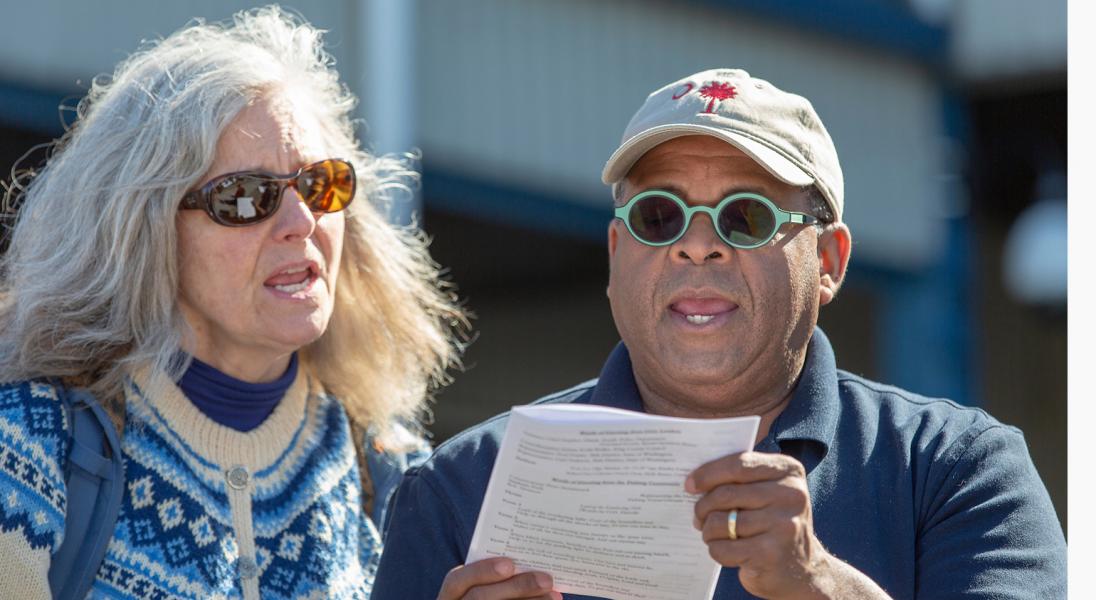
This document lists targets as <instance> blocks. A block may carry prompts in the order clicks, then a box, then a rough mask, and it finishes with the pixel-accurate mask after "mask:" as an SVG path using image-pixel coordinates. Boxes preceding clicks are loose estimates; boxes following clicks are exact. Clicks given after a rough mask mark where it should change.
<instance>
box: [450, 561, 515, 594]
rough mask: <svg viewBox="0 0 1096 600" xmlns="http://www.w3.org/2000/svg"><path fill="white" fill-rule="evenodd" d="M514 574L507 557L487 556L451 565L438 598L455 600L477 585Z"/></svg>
mask: <svg viewBox="0 0 1096 600" xmlns="http://www.w3.org/2000/svg"><path fill="white" fill-rule="evenodd" d="M513 574H514V563H513V561H511V560H510V559H508V558H488V559H485V560H481V561H478V562H474V563H471V564H467V565H460V566H458V567H453V569H451V570H450V571H449V574H448V575H446V576H445V581H444V582H442V585H441V591H439V592H438V600H451V599H452V600H455V599H456V598H461V597H463V596H464V595H465V594H467V593H468V590H470V589H472V588H473V587H475V586H477V585H487V584H491V583H496V582H499V581H504V580H506V579H508V578H509V577H510V576H512V575H513Z"/></svg>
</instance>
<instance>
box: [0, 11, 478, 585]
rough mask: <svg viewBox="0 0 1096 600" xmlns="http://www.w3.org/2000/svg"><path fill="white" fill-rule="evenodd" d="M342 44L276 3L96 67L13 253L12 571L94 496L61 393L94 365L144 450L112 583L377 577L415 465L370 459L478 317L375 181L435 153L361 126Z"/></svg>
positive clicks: (377, 456) (404, 438) (5, 530)
mask: <svg viewBox="0 0 1096 600" xmlns="http://www.w3.org/2000/svg"><path fill="white" fill-rule="evenodd" d="M332 64H333V61H332V60H331V58H330V56H329V55H328V54H327V53H326V52H325V51H324V50H323V49H322V46H321V39H320V33H319V32H318V31H317V30H315V29H313V28H312V27H311V26H309V25H308V24H305V23H302V22H300V21H299V20H297V19H294V18H292V17H289V16H287V15H286V14H285V13H283V12H282V11H280V10H279V9H277V8H266V9H260V10H255V11H250V12H246V13H240V14H238V15H236V17H235V18H234V21H233V22H232V23H229V24H226V25H205V24H201V23H198V24H195V25H192V26H189V27H187V28H185V29H183V30H181V31H179V32H177V33H175V34H174V35H172V36H170V37H169V38H167V39H165V40H163V41H161V42H159V43H157V44H155V45H153V46H151V47H148V48H145V49H143V50H142V51H140V52H138V53H136V54H134V55H133V56H131V57H130V58H129V59H127V60H126V61H125V62H123V63H122V64H121V65H120V66H119V67H118V68H117V70H116V71H115V73H114V76H113V78H112V79H111V80H109V81H96V82H95V84H94V85H93V86H92V89H91V91H90V93H89V95H88V97H87V98H86V99H85V100H84V101H83V102H82V103H81V105H80V109H79V111H78V120H77V121H76V123H75V125H74V126H73V128H72V129H71V130H70V131H69V132H68V133H67V134H66V136H65V137H64V138H62V140H60V141H59V143H58V145H57V147H56V148H55V151H54V152H53V154H52V156H51V157H50V159H49V161H48V163H47V164H46V166H45V167H44V169H42V171H41V172H40V173H38V174H37V175H36V176H35V177H34V178H33V179H32V180H31V182H30V184H29V186H27V187H26V189H25V192H24V196H23V200H24V201H23V202H22V208H21V210H20V214H19V215H18V219H17V221H16V225H15V228H14V231H13V234H12V238H11V245H10V248H9V250H8V251H7V253H6V254H5V256H4V257H3V262H2V264H0V381H4V382H8V383H6V384H3V385H2V386H0V448H4V449H5V452H7V453H8V456H9V458H12V460H10V461H7V460H6V461H0V500H2V502H0V557H2V558H0V590H3V594H7V595H11V596H12V597H20V598H32V597H43V596H47V595H48V594H49V589H48V588H49V584H48V579H47V572H48V571H49V566H50V562H51V555H52V553H53V552H55V551H57V548H58V546H59V545H60V544H61V542H62V539H61V538H62V537H63V536H62V532H63V531H64V522H65V516H66V505H67V504H69V503H72V502H75V501H76V500H78V499H73V498H68V497H67V496H66V489H65V478H64V471H65V469H66V460H67V459H68V453H69V452H70V447H71V439H70V438H69V435H70V434H69V430H68V424H67V422H66V417H65V415H64V414H63V413H62V407H61V405H60V403H59V402H58V398H60V397H62V396H63V395H64V394H66V393H69V392H71V391H72V390H73V389H74V388H76V387H83V388H86V389H88V390H90V391H91V392H92V393H93V395H94V396H95V397H96V398H97V399H98V401H99V403H101V404H102V405H104V406H106V407H107V408H108V409H109V411H110V412H111V414H112V416H113V417H114V420H115V421H116V422H117V425H118V427H119V430H120V432H121V455H122V458H123V463H124V470H125V475H124V480H125V486H124V493H123V500H122V505H121V508H120V510H119V512H118V516H117V521H116V524H115V526H114V529H113V537H112V539H111V541H110V545H109V547H108V548H107V551H106V555H105V557H104V558H103V560H102V563H101V565H100V566H99V567H98V570H97V571H96V576H95V579H94V582H93V584H92V586H93V587H92V593H91V596H93V597H100V596H104V597H195V598H213V597H238V596H242V597H245V598H259V597H262V598H281V597H294V598H296V597H305V596H307V597H325V598H328V597H330V598H343V597H358V598H361V597H366V596H368V594H369V590H370V587H371V583H372V572H373V570H374V569H375V566H376V562H377V558H378V553H379V552H380V548H381V541H380V536H379V534H378V532H377V526H379V525H380V523H379V521H380V519H381V518H382V516H381V515H383V511H384V509H385V506H386V504H387V501H388V499H389V497H390V494H391V492H392V488H393V482H392V478H391V477H389V478H387V479H386V480H385V481H379V480H378V481H373V480H371V479H370V472H369V469H366V468H363V466H364V465H365V464H370V463H373V464H389V465H391V464H396V465H400V466H402V467H404V468H405V467H406V462H407V455H408V453H415V452H421V451H422V449H423V447H424V443H423V442H422V439H421V438H420V437H418V435H417V434H418V432H419V431H420V428H419V427H418V418H419V417H420V415H421V413H422V410H423V402H424V398H425V397H426V395H427V392H428V390H429V389H430V387H431V385H433V384H438V383H440V382H441V380H442V379H443V378H444V374H445V369H446V368H447V366H449V365H452V364H454V362H455V361H456V360H457V358H458V356H457V355H458V351H459V345H458V343H457V342H456V340H455V338H454V334H455V333H458V332H459V330H461V329H463V326H464V324H465V320H464V316H463V314H462V313H461V311H460V310H459V309H458V308H457V307H456V306H455V304H454V301H453V298H452V296H451V295H450V294H449V293H447V292H446V291H445V290H444V286H443V284H442V282H441V281H440V280H439V277H438V271H437V267H436V265H435V264H434V263H432V262H431V261H430V259H429V257H428V255H427V252H426V249H425V245H424V243H423V242H422V240H421V238H419V237H417V236H415V235H412V234H410V233H406V232H402V231H399V230H396V229H394V228H392V227H391V226H389V225H388V224H386V222H385V221H384V219H383V218H382V216H381V214H380V212H379V211H378V209H377V207H376V206H374V205H373V203H374V202H383V201H385V199H386V198H387V195H388V194H389V193H391V192H394V191H399V190H403V191H406V190H407V187H406V185H407V183H410V182H411V180H412V179H413V177H414V174H413V173H412V172H410V171H409V170H407V169H406V168H405V166H404V165H403V164H402V163H401V162H400V161H397V160H394V159H387V158H378V157H374V156H370V155H369V154H367V153H365V152H364V151H362V150H361V149H360V148H359V147H358V145H357V142H356V141H355V139H354V135H353V130H352V126H351V121H350V110H351V108H352V106H353V104H354V99H353V97H352V96H351V95H350V94H349V93H348V92H347V91H346V89H345V88H344V87H343V86H341V85H340V84H339V82H338V77H337V74H336V73H335V71H334V70H333V68H332ZM367 429H368V432H367V433H366V430H367ZM366 437H368V439H369V442H368V444H366V443H364V440H365V438H366ZM366 446H367V447H366ZM363 457H364V460H363ZM397 474H398V473H397ZM396 479H398V477H396ZM374 496H375V498H374ZM363 499H364V501H365V502H366V503H367V506H364V507H363Z"/></svg>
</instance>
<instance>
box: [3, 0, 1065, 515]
mask: <svg viewBox="0 0 1096 600" xmlns="http://www.w3.org/2000/svg"><path fill="white" fill-rule="evenodd" d="M254 5H256V4H255V3H253V2H244V1H240V0H177V1H175V2H170V3H168V2H139V1H137V0H99V1H97V2H83V3H75V2H69V1H66V0H36V2H33V3H32V2H26V1H21V0H0V11H2V14H3V15H4V19H5V21H6V22H7V23H8V25H7V27H5V35H4V36H0V168H3V169H4V171H3V172H4V174H5V176H6V175H7V174H8V173H9V172H10V168H11V166H12V165H14V164H16V162H17V160H18V159H19V158H20V157H21V156H23V155H24V153H25V152H26V151H27V150H29V149H30V148H31V147H32V146H34V145H35V144H40V143H42V142H47V141H49V140H50V139H53V138H55V137H57V136H58V135H60V133H61V132H62V124H63V123H64V122H69V121H71V115H72V112H71V110H70V109H71V107H72V106H74V105H75V103H76V101H77V100H78V99H79V98H80V96H82V94H83V93H85V92H86V90H87V89H88V85H89V82H90V80H91V78H92V77H94V76H96V75H99V74H104V73H109V72H110V70H111V69H112V68H113V65H114V64H115V63H117V62H118V61H120V60H121V59H123V58H124V57H125V56H126V55H127V54H128V53H129V52H131V51H132V50H134V49H135V48H136V47H137V46H138V44H139V43H140V41H141V40H144V39H155V38H157V37H161V36H164V35H167V34H169V33H171V32H172V31H174V30H175V29H177V28H179V27H180V26H182V25H183V24H185V23H186V22H187V21H188V20H189V19H190V18H192V17H203V18H206V19H208V20H219V19H223V18H226V17H228V16H230V15H231V13H232V12H234V11H236V10H239V9H242V8H247V7H250V6H254ZM286 6H287V7H292V8H295V9H296V10H298V11H299V12H300V13H301V14H302V15H304V16H305V17H306V18H307V19H309V20H310V21H312V22H313V23H315V24H316V25H318V26H319V27H322V28H325V29H328V30H329V31H330V33H329V34H328V38H327V40H328V43H329V44H330V46H331V50H332V52H333V53H334V55H335V56H336V57H337V59H338V68H339V70H340V72H341V74H342V76H343V78H344V80H345V81H346V83H347V84H348V85H349V86H350V87H351V88H352V89H354V90H355V91H357V92H358V94H359V96H360V97H361V98H362V101H363V102H362V107H361V115H362V116H363V117H364V118H365V119H366V120H367V121H368V123H369V128H368V130H366V131H363V135H364V137H365V138H366V139H367V140H368V141H369V142H370V143H371V144H372V145H373V146H374V147H375V148H377V149H379V150H381V151H386V152H387V151H407V150H409V149H411V148H412V147H416V148H420V149H421V150H422V155H423V159H422V164H421V166H422V171H423V186H422V191H421V197H420V198H418V199H417V200H416V202H417V203H418V204H415V203H409V204H408V205H407V206H397V207H394V209H393V212H392V215H391V216H392V218H393V219H395V220H399V221H403V222H408V221H409V220H411V219H414V221H415V222H416V223H418V224H420V225H421V226H423V227H424V229H425V231H426V232H427V233H428V234H430V235H431V236H433V237H434V240H435V241H434V244H433V251H434V256H435V258H436V259H437V260H438V261H439V262H441V263H442V264H443V265H446V266H447V267H449V268H450V270H451V274H452V277H453V279H454V280H455V281H456V282H457V283H458V284H459V287H460V292H461V295H462V296H463V297H464V298H465V299H466V301H467V305H468V307H469V308H470V309H471V310H473V311H474V312H475V313H476V314H477V315H478V319H477V320H476V329H477V331H478V336H477V339H476V341H475V343H474V344H473V345H472V346H471V347H470V349H469V351H468V354H467V357H466V362H467V366H468V369H467V371H466V372H465V373H462V374H457V376H456V382H455V383H454V384H453V385H452V386H450V387H449V388H447V389H446V390H445V391H443V392H442V393H441V394H440V395H439V396H438V402H437V405H436V410H435V416H436V420H435V422H434V424H433V425H432V426H431V429H432V430H433V432H434V434H435V438H436V440H438V441H441V440H443V439H445V438H447V437H448V436H450V435H452V434H453V433H455V432H457V431H459V430H460V429H463V428H464V427H467V426H469V425H471V424H473V423H475V422H477V421H479V420H481V419H483V418H485V417H487V416H490V415H492V414H495V413H497V412H499V411H502V410H505V409H506V408H508V407H509V406H511V405H513V404H522V403H526V402H529V401H531V400H533V399H535V398H537V397H538V396H540V395H542V394H545V393H547V392H550V391H553V390H557V389H560V388H563V387H567V386H570V385H572V384H574V383H577V382H579V381H582V380H585V379H588V378H591V377H595V376H596V375H597V373H598V371H599V369H600V367H601V364H602V362H603V360H604V359H605V357H606V355H607V354H608V352H609V351H610V349H611V348H612V347H613V345H614V344H615V343H616V342H617V341H618V339H619V338H618V336H617V334H616V331H615V328H614V327H613V323H612V319H611V316H610V314H609V309H608V303H607V301H606V299H605V293H604V290H605V283H606V278H607V256H606V251H605V235H606V233H605V232H606V225H607V223H608V222H609V219H610V216H611V213H610V197H609V192H608V190H607V189H606V188H604V187H603V186H602V185H601V183H600V181H599V173H600V170H601V168H602V166H603V164H604V161H605V159H606V158H608V156H609V154H610V153H611V152H612V150H613V149H614V148H615V147H616V144H617V143H618V142H619V136H620V134H621V132H622V131H623V128H624V125H625V124H626V123H627V121H628V119H629V118H630V117H631V115H632V113H633V112H634V111H635V110H636V109H637V108H638V107H639V105H640V103H641V102H642V100H643V99H644V97H645V96H646V94H647V93H649V92H650V91H652V90H654V89H655V88H657V87H660V86H662V85H664V84H666V83H669V82H671V81H673V80H675V79H678V78H680V77H682V76H684V75H686V74H689V73H692V72H695V71H699V70H701V69H706V68H712V67H740V68H744V69H746V70H748V71H750V72H751V73H752V74H754V75H756V76H760V77H762V78H765V79H768V80H769V81H771V82H773V83H775V84H776V85H778V86H779V87H781V88H783V89H786V90H789V91H794V92H797V93H799V94H802V95H804V96H806V97H808V98H809V99H810V100H811V101H812V102H813V103H814V105H815V108H816V109H817V111H818V112H819V114H820V115H821V116H822V118H823V121H824V122H825V123H826V125H827V127H828V129H829V131H830V133H831V135H832V136H833V138H834V142H835V143H836V145H837V149H838V152H839V154H840V156H841V161H842V165H843V168H844V172H845V178H846V211H847V213H846V221H847V222H848V223H849V226H850V227H851V229H852V231H853V238H854V251H853V258H852V266H851V271H850V275H849V277H848V280H847V283H846V286H845V288H844V289H843V291H842V293H841V295H840V296H839V298H838V301H837V302H836V303H834V304H833V305H831V306H829V307H826V308H825V309H824V310H823V313H822V317H821V324H822V327H823V328H824V329H825V330H826V332H827V334H828V335H829V336H830V338H831V339H832V341H833V342H834V345H835V346H836V350H837V356H838V361H839V364H840V366H842V367H844V368H845V369H847V370H850V371H853V372H856V373H860V374H863V375H866V376H868V377H871V378H875V379H879V380H883V381H886V382H889V383H894V384H897V385H900V386H903V387H906V388H908V389H911V390H914V391H917V392H920V393H924V394H929V395H939V396H947V397H950V398H953V399H955V400H957V401H959V402H962V403H965V404H970V405H976V406H981V407H984V408H985V409H987V410H988V411H989V412H991V413H992V414H994V415H996V416H997V417H998V418H1000V419H1002V420H1003V421H1005V422H1008V423H1013V424H1016V425H1018V426H1020V427H1022V428H1023V429H1024V431H1025V433H1026V435H1027V440H1028V444H1029V446H1030V448H1031V453H1032V455H1033V457H1034V459H1035V463H1036V466H1037V467H1038V468H1039V471H1040V473H1041V474H1042V476H1043V478H1044V480H1045V481H1046V483H1047V486H1048V488H1049V489H1050V491H1051V495H1052V497H1053V498H1054V501H1055V504H1056V506H1057V509H1058V514H1059V516H1060V517H1061V519H1062V521H1063V525H1064V524H1065V520H1066V506H1065V498H1066V496H1065V490H1066V426H1065V425H1066V296H1065V290H1066V276H1065V268H1066V257H1065V252H1066V239H1065V205H1066V188H1065V176H1066V86H1067V83H1066V82H1067V73H1066V2H1065V0H1049V1H1045V2H1037V3H1036V2H1028V1H1025V0H828V1H827V2H824V3H820V2H815V1H812V0H686V1H675V2H671V1H669V0H601V1H598V2H590V1H584V0H535V1H534V0H527V1H521V2H518V1H508V0H460V1H451V2H443V1H441V0H417V1H416V0H309V1H308V2H300V3H295V4H286ZM60 106H65V107H69V109H59V107H60ZM42 156H44V154H43V152H42V151H41V150H39V151H38V152H37V153H34V154H31V155H30V156H29V157H26V158H24V160H23V163H22V164H23V166H32V165H33V164H35V163H36V162H37V161H40V160H41V158H42Z"/></svg>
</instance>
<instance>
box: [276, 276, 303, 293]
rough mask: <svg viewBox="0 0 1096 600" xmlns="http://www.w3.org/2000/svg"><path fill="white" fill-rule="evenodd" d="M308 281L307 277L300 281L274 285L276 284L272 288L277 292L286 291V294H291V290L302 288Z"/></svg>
mask: <svg viewBox="0 0 1096 600" xmlns="http://www.w3.org/2000/svg"><path fill="white" fill-rule="evenodd" d="M308 281H309V280H308V279H305V280H304V281H302V282H300V283H292V284H289V285H276V286H274V289H276V290H278V291H279V292H286V293H287V294H292V293H293V292H299V291H301V290H303V289H304V288H306V287H308Z"/></svg>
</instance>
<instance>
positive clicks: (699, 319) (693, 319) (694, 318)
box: [685, 315, 715, 325]
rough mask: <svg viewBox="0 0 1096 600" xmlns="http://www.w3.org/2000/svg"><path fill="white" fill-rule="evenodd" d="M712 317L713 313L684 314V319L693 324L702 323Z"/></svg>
mask: <svg viewBox="0 0 1096 600" xmlns="http://www.w3.org/2000/svg"><path fill="white" fill-rule="evenodd" d="M714 318H715V316H714V315H685V320H686V321H688V322H690V323H692V324H693V325H703V324H705V323H707V322H708V321H711V320H712V319H714Z"/></svg>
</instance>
